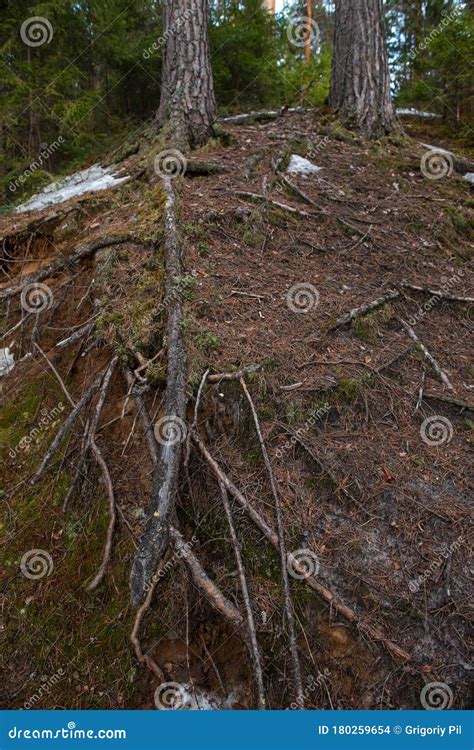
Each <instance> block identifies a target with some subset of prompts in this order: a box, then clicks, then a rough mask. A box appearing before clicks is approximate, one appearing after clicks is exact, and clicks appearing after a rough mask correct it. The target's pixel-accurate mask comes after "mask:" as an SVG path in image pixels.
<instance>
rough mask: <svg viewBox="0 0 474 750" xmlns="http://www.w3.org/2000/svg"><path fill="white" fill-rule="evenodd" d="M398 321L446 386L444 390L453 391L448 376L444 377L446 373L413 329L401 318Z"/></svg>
mask: <svg viewBox="0 0 474 750" xmlns="http://www.w3.org/2000/svg"><path fill="white" fill-rule="evenodd" d="M398 321H399V322H400V323H401V324H402V326H403V328H404V329H405V331H406V332H407V333H408V335H409V337H410V338H411V340H412V341H414V342H415V344H416V345H417V346H418V347H419V349H420V350H421V352H422V353H423V356H424V357H425V359H426V360H427V361H428V362H429V363H430V365H431V367H432V368H433V370H434V371H435V373H436V374H437V375H438V377H439V378H440V380H441V381H442V382H443V383H444V385H445V386H446V388H448V389H449V390H450V391H454V386H453V384H452V383H451V381H450V379H449V378H448V376H447V375H446V373H445V372H444V370H442V369H441V367H440V366H439V364H438V363H437V361H436V360H435V358H434V357H433V355H432V354H430V352H429V351H428V349H427V348H426V346H425V345H424V344H423V342H422V341H420V339H419V338H418V336H417V335H416V333H415V331H414V330H413V328H412V327H411V326H409V325H408V323H406V322H405V321H404V320H403V319H402V318H398Z"/></svg>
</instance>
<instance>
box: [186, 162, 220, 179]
mask: <svg viewBox="0 0 474 750" xmlns="http://www.w3.org/2000/svg"><path fill="white" fill-rule="evenodd" d="M228 171H229V169H228V167H226V166H224V165H223V164H218V163H217V162H214V161H203V160H202V159H187V161H186V174H187V175H195V176H196V177H198V176H202V177H205V176H207V175H213V174H222V172H228Z"/></svg>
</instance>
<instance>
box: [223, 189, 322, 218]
mask: <svg viewBox="0 0 474 750" xmlns="http://www.w3.org/2000/svg"><path fill="white" fill-rule="evenodd" d="M237 195H238V196H239V197H240V198H245V199H246V200H251V201H257V202H258V203H269V204H270V205H271V206H275V208H281V209H282V210H283V211H289V212H290V213H291V214H296V215H297V216H303V217H304V218H305V219H310V218H311V214H309V213H308V212H307V211H301V209H299V208H294V207H293V206H289V205H288V204H287V203H280V201H274V200H272V199H271V198H267V196H265V195H259V194H258V193H247V192H245V191H243V190H239V191H237Z"/></svg>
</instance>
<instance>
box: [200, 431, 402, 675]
mask: <svg viewBox="0 0 474 750" xmlns="http://www.w3.org/2000/svg"><path fill="white" fill-rule="evenodd" d="M192 440H193V442H194V443H195V444H196V446H197V447H198V449H199V451H200V453H201V455H202V457H203V458H204V460H205V461H206V462H207V464H208V465H209V466H210V468H211V470H212V472H213V473H214V476H215V477H216V478H217V479H218V481H220V482H222V484H223V485H224V486H225V488H226V489H227V490H228V492H229V493H230V494H231V495H232V497H234V499H235V500H236V501H237V502H238V504H239V505H240V507H241V508H242V509H243V510H244V511H245V512H246V513H247V515H248V516H249V518H250V519H251V520H252V521H253V522H254V524H255V525H256V526H257V527H258V528H259V529H260V531H261V532H262V533H263V535H264V536H265V537H266V539H267V540H268V541H269V542H270V544H272V545H273V547H275V549H276V550H279V540H278V535H277V534H276V533H275V532H274V531H273V529H271V528H270V526H269V525H268V524H267V522H266V521H265V519H264V518H262V516H261V515H260V513H259V512H258V511H257V510H255V508H254V507H253V506H252V505H251V504H250V502H249V501H248V500H247V499H246V497H245V496H244V495H243V494H242V493H241V492H240V490H239V489H238V488H237V487H236V486H235V484H234V483H233V482H232V480H231V479H229V477H228V476H227V475H226V474H225V473H224V472H223V471H222V469H221V468H220V466H219V464H218V463H217V462H216V461H215V460H214V458H213V457H212V455H211V454H210V453H209V451H208V449H207V448H206V446H205V444H204V443H203V442H202V440H201V438H200V437H199V435H198V434H197V433H196V432H193V434H192ZM288 560H291V565H292V567H293V569H294V570H296V571H298V572H299V573H300V574H301V576H302V578H304V579H305V581H306V583H307V585H308V586H309V587H310V588H311V589H313V591H315V592H316V593H317V594H319V596H321V597H322V599H324V601H326V602H328V604H330V605H331V607H333V608H334V609H335V611H336V612H338V614H340V615H341V616H342V617H344V618H345V619H346V620H348V621H349V622H352V623H353V624H354V625H355V626H356V627H357V628H358V629H359V630H361V631H362V632H364V633H366V634H367V635H368V636H369V637H370V638H372V639H373V640H374V641H379V642H380V643H382V644H383V645H384V646H385V647H386V648H387V650H388V651H390V653H391V654H393V655H394V656H396V657H397V658H398V659H401V660H402V661H404V662H411V661H413V658H412V657H411V656H410V654H408V653H407V652H406V651H404V650H403V649H402V648H401V647H400V646H398V645H397V644H396V643H394V642H393V641H391V640H390V639H388V638H387V637H386V636H385V635H384V634H383V632H382V631H381V630H380V629H379V628H377V627H376V626H374V625H370V624H369V623H366V622H364V621H363V620H362V619H361V618H360V617H359V615H358V614H357V613H356V612H354V610H353V609H351V608H350V607H349V606H347V605H346V604H344V603H343V602H341V601H340V600H339V599H338V597H337V596H336V594H334V593H333V592H332V591H331V590H330V589H328V588H327V587H326V586H323V584H321V583H319V581H317V580H316V578H314V576H311V575H308V572H307V571H306V570H305V568H304V567H303V566H302V565H301V564H300V563H299V562H298V560H297V559H296V558H295V557H294V555H292V553H291V552H289V553H288Z"/></svg>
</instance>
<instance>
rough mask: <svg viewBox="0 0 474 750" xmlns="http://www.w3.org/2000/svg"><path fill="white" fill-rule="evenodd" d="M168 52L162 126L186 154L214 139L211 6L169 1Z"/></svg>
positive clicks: (203, 0) (197, 1) (192, 1)
mask: <svg viewBox="0 0 474 750" xmlns="http://www.w3.org/2000/svg"><path fill="white" fill-rule="evenodd" d="M163 28H164V35H163V38H164V40H165V49H164V55H163V73H162V82H161V100H160V107H159V109H158V114H157V125H158V126H159V127H162V126H164V125H167V126H168V127H169V130H170V135H171V137H172V139H173V142H174V144H175V145H176V146H177V147H180V148H187V147H189V146H190V147H196V146H202V145H203V144H204V143H206V141H207V140H208V138H209V136H210V135H211V134H212V126H213V123H214V121H215V119H216V102H215V99H214V87H213V81H212V70H211V59H210V53H209V39H208V30H207V0H165V2H164V4H163Z"/></svg>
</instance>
